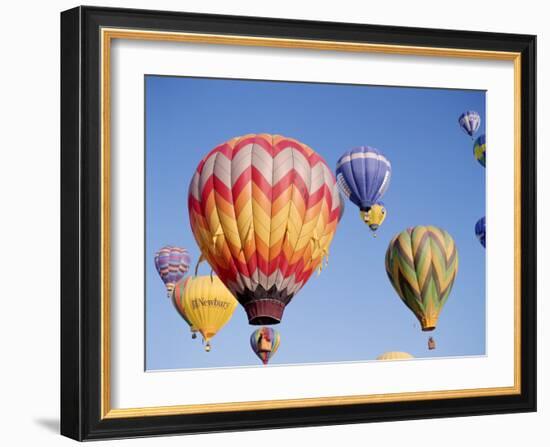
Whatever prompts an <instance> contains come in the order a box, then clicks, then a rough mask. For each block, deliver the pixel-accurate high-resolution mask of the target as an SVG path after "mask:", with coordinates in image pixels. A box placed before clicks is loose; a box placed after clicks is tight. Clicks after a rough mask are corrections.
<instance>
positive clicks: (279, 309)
mask: <svg viewBox="0 0 550 447" xmlns="http://www.w3.org/2000/svg"><path fill="white" fill-rule="evenodd" d="M339 216H340V197H339V194H338V188H337V187H336V180H335V178H334V175H333V174H332V172H331V170H330V169H329V167H328V166H327V164H326V162H325V161H324V160H323V158H322V157H321V156H320V155H319V154H318V153H316V152H315V151H314V150H313V149H311V148H310V147H309V146H307V145H305V144H303V143H301V142H299V141H297V140H294V139H292V138H287V137H283V136H281V135H268V134H258V135H245V136H242V137H237V138H233V139H231V140H229V141H227V142H225V143H223V144H221V145H219V146H217V147H216V148H215V149H214V150H212V151H211V152H210V153H209V154H208V155H207V156H206V157H205V158H204V159H203V160H202V161H201V162H200V163H199V165H198V167H197V169H196V172H195V174H194V176H193V179H192V180H191V185H190V186H189V220H190V223H191V228H192V230H193V235H194V236H195V239H196V241H197V244H198V245H199V247H200V250H201V252H202V255H203V257H204V258H205V259H206V260H207V261H208V263H209V264H210V266H211V267H212V269H213V270H214V271H215V272H216V274H217V275H218V276H219V277H220V279H221V281H222V282H223V283H224V284H225V285H226V286H227V288H228V289H229V290H230V291H231V292H232V293H233V294H234V295H235V296H236V297H237V300H238V301H239V302H240V303H241V304H242V305H243V307H244V308H245V311H246V313H247V316H248V321H249V323H250V324H253V325H264V324H277V323H279V322H280V321H281V319H282V317H283V311H284V309H285V307H286V305H287V304H288V303H289V302H290V300H291V299H293V297H295V295H296V294H297V293H298V291H299V290H300V289H301V288H302V287H303V286H304V284H305V283H306V282H307V281H308V279H309V278H310V277H311V275H312V273H313V272H314V271H315V270H318V269H319V268H320V267H321V266H322V265H323V259H326V257H327V256H328V250H329V246H330V243H331V241H332V238H333V236H334V233H335V231H336V226H337V224H338V218H339Z"/></svg>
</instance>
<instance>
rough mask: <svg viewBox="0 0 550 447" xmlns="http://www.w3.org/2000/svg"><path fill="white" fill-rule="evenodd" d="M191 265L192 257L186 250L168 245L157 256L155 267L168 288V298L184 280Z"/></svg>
mask: <svg viewBox="0 0 550 447" xmlns="http://www.w3.org/2000/svg"><path fill="white" fill-rule="evenodd" d="M190 265H191V256H190V254H189V252H188V251H187V250H186V249H185V248H181V247H174V246H171V245H167V246H165V247H162V248H161V249H160V250H159V251H158V252H157V253H156V254H155V267H156V268H157V272H158V273H159V275H160V278H161V279H162V281H163V282H164V285H165V286H166V292H167V294H168V298H170V297H171V296H172V292H173V291H174V287H175V286H176V283H177V282H178V281H179V280H180V279H182V278H183V277H184V276H185V274H186V273H187V271H188V270H189V266H190Z"/></svg>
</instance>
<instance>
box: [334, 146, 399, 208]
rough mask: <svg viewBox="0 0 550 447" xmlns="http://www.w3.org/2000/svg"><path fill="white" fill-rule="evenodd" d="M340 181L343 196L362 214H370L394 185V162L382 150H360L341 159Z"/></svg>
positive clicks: (337, 177)
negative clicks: (372, 207)
mask: <svg viewBox="0 0 550 447" xmlns="http://www.w3.org/2000/svg"><path fill="white" fill-rule="evenodd" d="M336 179H337V182H338V187H339V188H340V190H341V191H342V193H343V194H344V195H345V196H346V197H347V198H348V199H349V200H351V201H352V202H353V203H354V204H355V205H357V206H358V207H359V209H360V210H361V211H368V210H369V208H370V207H371V206H373V205H374V204H375V203H377V202H378V201H380V199H381V197H382V196H383V195H384V193H385V192H386V190H387V189H388V187H389V185H390V179H391V163H390V162H389V160H388V159H387V158H386V157H384V155H382V154H381V153H380V151H379V150H378V149H375V148H372V147H369V146H361V147H357V148H355V149H352V150H350V151H347V152H346V153H345V154H343V155H342V156H341V157H340V159H339V160H338V163H337V164H336Z"/></svg>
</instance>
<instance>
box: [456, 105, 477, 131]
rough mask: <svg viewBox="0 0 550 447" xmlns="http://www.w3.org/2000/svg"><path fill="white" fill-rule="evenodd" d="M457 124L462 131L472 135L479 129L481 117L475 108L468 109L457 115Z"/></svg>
mask: <svg viewBox="0 0 550 447" xmlns="http://www.w3.org/2000/svg"><path fill="white" fill-rule="evenodd" d="M458 124H459V125H460V128H461V129H462V130H463V131H464V132H466V133H467V134H468V135H470V136H473V135H474V134H475V133H476V132H477V130H478V129H479V125H480V124H481V118H480V116H479V113H477V112H476V111H475V110H468V111H466V112H464V113H463V114H462V115H460V116H459V118H458Z"/></svg>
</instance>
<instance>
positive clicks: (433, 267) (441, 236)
mask: <svg viewBox="0 0 550 447" xmlns="http://www.w3.org/2000/svg"><path fill="white" fill-rule="evenodd" d="M457 271H458V251H457V249H456V245H455V242H454V240H453V238H452V237H451V236H450V235H449V233H447V232H446V231H445V230H442V229H440V228H437V227H433V226H426V227H424V226H417V227H412V228H408V229H407V230H405V231H402V232H401V233H399V234H397V235H396V236H395V237H394V238H393V239H392V240H391V242H390V244H389V246H388V250H387V251H386V272H387V274H388V277H389V279H390V282H391V284H392V285H393V288H394V289H395V291H396V292H397V294H398V295H399V297H400V298H401V300H402V301H403V303H405V305H406V306H407V307H408V308H409V309H410V310H411V311H412V312H413V313H414V315H415V316H416V318H418V321H419V322H420V325H421V326H422V330H423V331H431V330H433V329H435V327H436V325H437V320H438V318H439V313H440V312H441V309H442V308H443V306H444V304H445V303H446V302H447V299H448V298H449V294H450V292H451V288H452V286H453V283H454V280H455V278H456V274H457Z"/></svg>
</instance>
